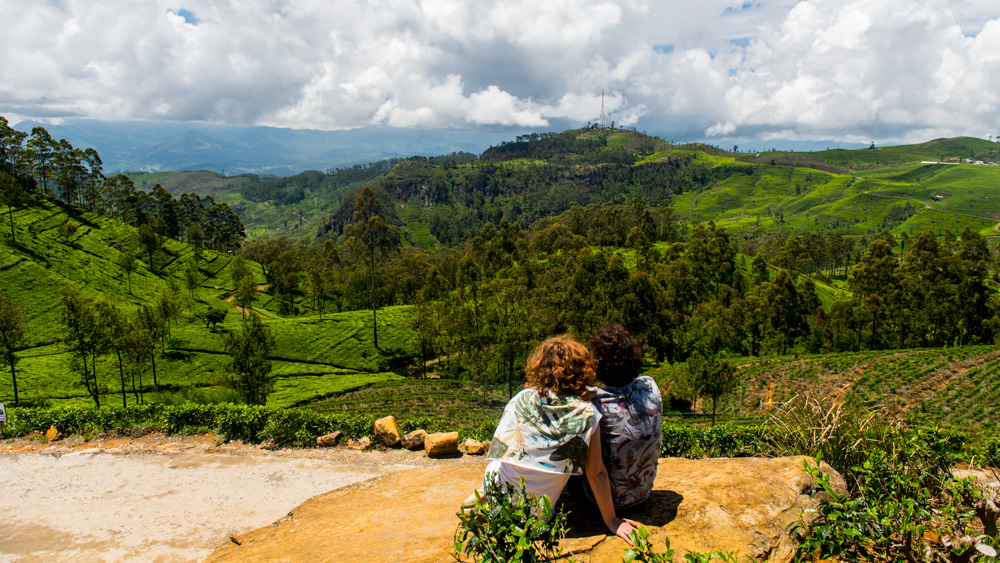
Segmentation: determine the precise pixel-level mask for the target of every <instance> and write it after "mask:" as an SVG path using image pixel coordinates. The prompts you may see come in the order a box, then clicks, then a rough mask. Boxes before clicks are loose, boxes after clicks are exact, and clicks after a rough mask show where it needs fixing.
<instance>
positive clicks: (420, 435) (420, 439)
mask: <svg viewBox="0 0 1000 563" xmlns="http://www.w3.org/2000/svg"><path fill="white" fill-rule="evenodd" d="M425 438H427V432H425V431H423V430H414V431H413V432H410V433H409V434H407V435H406V436H403V441H402V444H403V447H404V448H406V449H408V450H419V449H420V448H423V447H424V439H425Z"/></svg>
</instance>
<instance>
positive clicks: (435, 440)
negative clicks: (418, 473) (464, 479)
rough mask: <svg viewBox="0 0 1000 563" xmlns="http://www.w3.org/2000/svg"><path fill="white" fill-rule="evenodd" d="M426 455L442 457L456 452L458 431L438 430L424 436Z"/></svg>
mask: <svg viewBox="0 0 1000 563" xmlns="http://www.w3.org/2000/svg"><path fill="white" fill-rule="evenodd" d="M424 451H425V452H426V453H427V457H444V456H449V455H454V454H457V453H458V432H439V433H437V434H428V435H427V437H426V438H424Z"/></svg>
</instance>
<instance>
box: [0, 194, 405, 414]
mask: <svg viewBox="0 0 1000 563" xmlns="http://www.w3.org/2000/svg"><path fill="white" fill-rule="evenodd" d="M6 218H7V216H6V215H4V219H5V221H4V223H5V224H4V229H3V231H4V235H3V238H2V239H0V294H2V295H4V296H5V297H7V298H9V299H11V300H12V301H14V302H15V303H16V304H17V305H18V306H19V307H20V308H21V309H22V310H23V312H24V314H25V317H26V321H27V324H26V327H25V335H26V338H25V347H24V348H25V349H23V350H22V351H20V352H19V353H18V356H19V358H20V361H19V363H18V365H17V367H18V382H19V391H20V395H21V397H22V398H26V399H28V401H29V402H41V403H46V402H47V403H49V404H52V405H54V406H60V405H73V404H83V405H85V404H92V403H91V400H90V398H89V396H88V395H87V392H86V390H85V389H84V388H83V387H82V386H81V385H78V384H77V379H78V376H77V375H75V373H74V372H73V370H72V369H71V365H70V354H69V353H68V351H67V350H66V349H65V347H64V346H63V345H62V344H61V343H60V341H61V339H62V329H61V324H60V322H59V310H60V298H61V294H62V292H63V291H64V290H66V289H70V290H73V291H76V292H78V293H79V294H80V295H81V296H83V297H85V298H88V299H93V300H100V301H107V302H110V303H112V304H114V305H116V306H118V307H119V308H120V309H121V311H122V312H123V313H124V314H125V315H129V316H130V315H132V314H134V312H135V311H136V310H137V309H138V308H139V307H140V306H141V305H142V304H144V303H150V302H152V300H153V299H154V298H155V296H156V295H157V293H159V292H161V291H165V290H168V289H169V288H170V287H171V285H173V286H174V287H175V288H176V287H182V286H183V279H184V276H185V272H186V270H187V269H188V268H189V267H190V265H191V264H192V263H193V262H194V261H195V257H194V252H193V249H192V247H191V246H189V245H187V244H183V243H180V242H177V241H174V240H172V239H165V240H164V241H163V245H162V249H161V250H159V251H157V252H155V253H154V254H153V262H154V264H155V268H150V265H149V264H148V259H149V258H148V256H147V255H146V254H144V253H142V252H138V251H137V257H138V258H139V259H140V261H141V263H140V265H139V267H138V269H137V270H136V271H135V272H133V273H132V275H131V291H130V289H129V287H130V284H129V280H128V277H127V276H126V274H125V272H124V271H123V270H122V269H121V267H119V266H118V265H117V259H118V256H119V254H120V251H119V250H118V249H117V248H116V246H115V245H121V246H122V247H132V248H137V247H138V242H137V241H138V232H137V230H136V229H134V228H133V227H130V226H128V225H125V224H123V223H120V222H118V221H115V220H112V219H108V218H106V217H104V216H101V215H98V214H95V213H89V212H82V211H79V210H76V209H72V208H69V207H66V206H62V205H60V204H59V203H58V202H55V203H54V202H52V201H51V200H47V199H46V200H39V201H38V202H37V203H36V204H34V205H33V206H31V207H28V208H25V209H21V210H17V211H15V212H14V222H15V235H16V241H17V242H16V244H15V243H13V242H12V241H11V239H10V232H9V230H6V228H7V227H8V226H9V225H7V224H6ZM232 264H233V258H232V257H231V256H228V255H225V254H219V253H216V252H213V251H210V250H204V251H202V254H201V257H200V259H199V260H198V275H199V283H198V287H197V288H196V289H195V290H193V291H192V292H190V293H189V292H188V291H187V290H180V296H181V299H182V309H183V311H182V314H181V316H180V319H179V320H178V321H176V322H175V323H173V324H172V326H171V337H170V339H169V344H168V346H167V347H166V350H165V351H164V352H163V353H162V354H161V355H160V356H159V357H158V359H157V374H158V378H157V379H158V381H159V383H160V384H161V386H164V387H165V391H163V393H161V396H160V398H161V399H164V400H166V397H165V395H164V394H166V395H169V394H170V393H176V394H178V395H180V396H185V395H187V394H190V393H191V392H192V390H194V389H199V390H201V392H211V391H212V390H213V389H221V387H222V383H223V380H222V376H223V369H222V366H223V364H224V362H225V361H227V359H228V356H226V355H225V354H224V353H223V347H222V340H221V334H220V333H221V332H223V331H229V330H236V329H237V328H238V325H239V319H240V313H239V312H238V311H237V310H235V308H234V307H233V305H232V303H231V298H230V292H231V290H232V287H231V281H230V277H229V269H230V268H231V265H232ZM249 265H250V268H251V271H253V272H255V274H256V275H258V276H259V279H263V278H262V276H260V267H259V266H258V265H257V264H254V263H249ZM227 300H228V301H227ZM273 305H274V304H273V300H272V299H271V297H270V296H269V295H268V294H267V293H264V292H260V293H259V294H258V298H257V300H256V301H255V304H254V310H255V311H256V313H257V314H259V315H261V316H262V317H264V318H265V319H267V320H266V324H267V326H268V327H270V329H271V330H272V331H273V333H274V335H275V337H276V340H277V345H276V347H275V349H274V350H273V352H272V356H271V359H272V361H273V362H274V372H275V374H276V375H277V376H278V381H277V384H276V390H275V392H274V393H273V394H272V395H271V396H270V398H269V404H273V405H277V406H292V405H298V404H302V403H305V402H310V401H313V400H316V399H318V398H322V397H327V396H331V395H333V394H336V393H341V392H344V391H346V390H350V389H358V388H362V387H364V386H366V385H369V384H371V383H374V382H382V381H389V380H393V379H397V378H399V376H397V375H395V374H394V373H391V372H390V369H391V368H392V367H393V365H394V362H396V361H397V359H398V358H400V357H408V356H409V355H410V353H409V352H408V347H409V340H410V339H411V337H412V333H411V331H410V330H409V329H407V328H406V320H407V318H408V317H409V313H408V311H407V308H405V307H394V308H387V309H385V310H383V311H382V312H380V315H379V319H380V327H381V330H380V335H379V336H380V344H381V349H376V348H375V346H374V344H373V342H372V335H371V313H370V312H366V311H355V312H346V313H341V314H333V315H324V317H323V319H322V321H321V320H320V319H319V318H316V317H296V318H291V319H282V318H276V314H275V313H274V312H273V310H272V306H273ZM207 307H215V308H225V309H228V310H229V315H228V317H227V319H226V321H225V322H223V323H222V324H220V325H219V327H218V330H219V332H213V331H210V330H209V329H208V328H206V326H205V325H204V324H203V323H201V322H200V321H198V320H197V319H196V318H195V317H194V316H193V313H197V312H199V311H201V310H205V309H206V308H207ZM383 323H384V324H383ZM103 362H104V363H103V364H102V365H100V366H99V369H98V372H99V377H101V385H103V386H106V391H107V392H110V393H115V392H118V391H120V384H119V383H118V382H117V380H116V378H115V377H112V375H115V376H117V365H116V364H113V363H112V359H111V357H110V356H106V357H105V359H104V360H103ZM4 373H5V376H3V377H0V402H4V401H6V402H13V401H12V399H13V391H12V385H11V380H10V377H9V372H6V371H5V372H4ZM143 383H144V387H145V389H146V391H147V392H151V391H153V389H152V377H151V373H150V372H149V370H147V371H146V373H145V374H144V379H143ZM130 400H131V399H130Z"/></svg>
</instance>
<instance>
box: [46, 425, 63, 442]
mask: <svg viewBox="0 0 1000 563" xmlns="http://www.w3.org/2000/svg"><path fill="white" fill-rule="evenodd" d="M61 437H62V434H60V433H59V431H58V430H56V427H55V426H49V429H48V431H47V432H45V439H46V440H48V441H50V442H55V441H56V440H58V439H59V438H61Z"/></svg>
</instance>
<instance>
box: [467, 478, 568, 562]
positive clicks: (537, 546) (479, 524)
mask: <svg viewBox="0 0 1000 563" xmlns="http://www.w3.org/2000/svg"><path fill="white" fill-rule="evenodd" d="M566 515H567V513H566V512H564V511H562V510H561V509H554V508H553V507H552V502H551V501H550V500H549V497H547V496H545V495H541V496H535V495H533V494H530V493H528V492H527V491H526V490H525V488H524V479H523V478H522V479H520V481H519V482H518V483H517V484H516V485H515V484H513V483H501V482H499V481H498V480H495V479H491V480H488V481H487V483H486V489H485V491H484V492H483V494H480V493H479V491H476V500H475V503H474V504H473V506H472V507H471V508H470V509H468V510H466V509H463V511H462V512H461V513H460V514H459V524H458V529H457V530H456V531H455V541H454V553H453V556H454V557H455V558H456V559H461V557H462V556H463V555H465V556H469V557H471V558H472V560H473V561H488V562H498V563H499V562H507V561H551V560H553V559H555V558H557V557H559V556H560V555H562V546H561V545H560V543H559V540H560V539H562V538H564V537H565V536H566Z"/></svg>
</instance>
